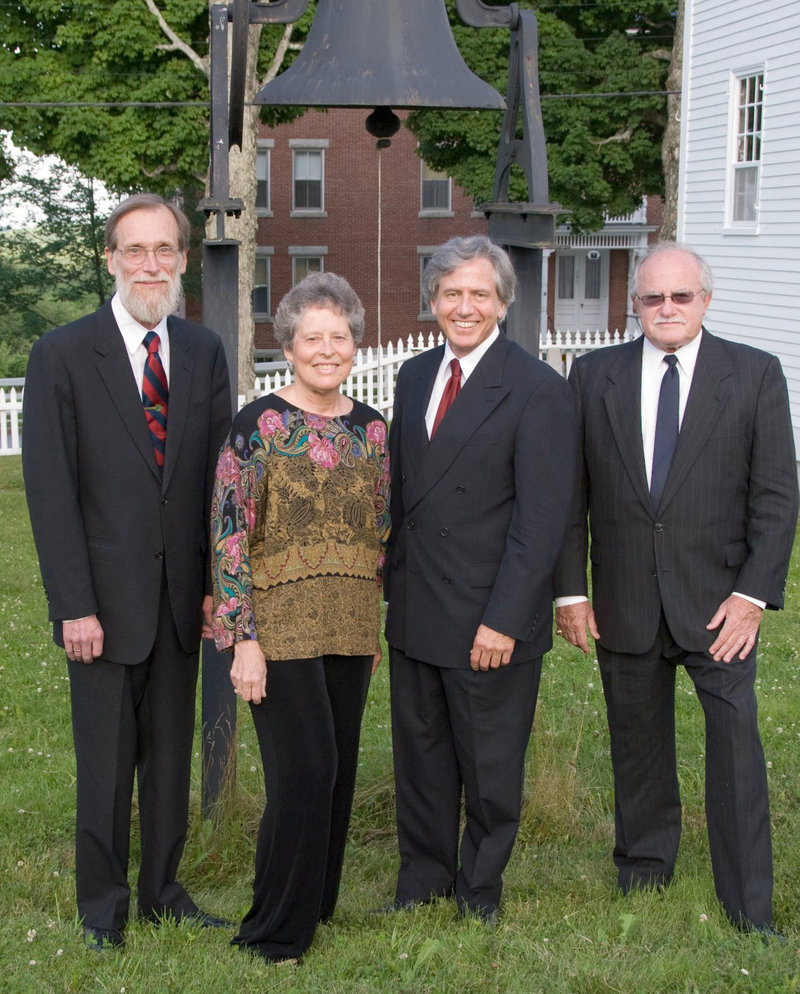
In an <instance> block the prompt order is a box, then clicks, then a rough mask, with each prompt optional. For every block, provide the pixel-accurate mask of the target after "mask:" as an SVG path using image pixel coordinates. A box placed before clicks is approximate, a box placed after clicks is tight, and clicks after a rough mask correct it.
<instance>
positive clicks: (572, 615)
mask: <svg viewBox="0 0 800 994" xmlns="http://www.w3.org/2000/svg"><path fill="white" fill-rule="evenodd" d="M587 629H588V631H589V635H591V636H592V638H593V639H599V638H600V632H599V631H598V630H597V622H596V621H595V620H594V610H593V609H592V605H591V603H590V602H589V601H579V602H578V603H577V604H565V605H564V606H563V607H557V608H556V635H560V636H561V637H562V638H563V639H566V641H567V642H569V643H570V644H571V645H576V646H577V647H578V648H579V649H583V651H584V652H588V651H589V639H588V638H587V636H586V631H587Z"/></svg>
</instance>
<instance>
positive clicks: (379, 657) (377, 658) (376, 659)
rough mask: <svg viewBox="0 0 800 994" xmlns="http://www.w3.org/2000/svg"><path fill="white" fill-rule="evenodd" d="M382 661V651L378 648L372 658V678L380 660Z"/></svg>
mask: <svg viewBox="0 0 800 994" xmlns="http://www.w3.org/2000/svg"><path fill="white" fill-rule="evenodd" d="M382 659H383V649H381V647H380V646H378V651H377V652H376V653H375V655H374V656H373V657H372V674H371V675H372V676H375V670H377V668H378V667H379V666H380V664H381V660H382Z"/></svg>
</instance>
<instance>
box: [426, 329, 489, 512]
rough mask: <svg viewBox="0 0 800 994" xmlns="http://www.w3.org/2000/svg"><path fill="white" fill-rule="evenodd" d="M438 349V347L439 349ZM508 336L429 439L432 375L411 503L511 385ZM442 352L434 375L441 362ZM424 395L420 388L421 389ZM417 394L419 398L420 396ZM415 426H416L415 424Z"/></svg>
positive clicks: (439, 474)
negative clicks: (427, 422)
mask: <svg viewBox="0 0 800 994" xmlns="http://www.w3.org/2000/svg"><path fill="white" fill-rule="evenodd" d="M437 351H438V350H437ZM507 352H508V340H507V339H505V338H503V337H502V336H501V337H500V338H498V339H497V341H496V342H495V343H494V344H493V345H492V346H491V348H490V349H489V350H488V352H487V353H486V355H485V356H484V357H483V358H482V359H481V360H480V362H479V363H478V365H477V366H476V367H475V370H474V371H473V373H472V375H471V376H470V377H469V379H468V380H467V382H466V383H465V384H464V386H463V387H462V388H461V391H460V392H459V394H458V397H456V400H455V402H454V404H453V406H452V407H451V408H450V410H449V411H448V413H447V417H446V418H445V419H444V421H442V423H441V425H440V426H439V428H438V430H437V432H436V434H435V435H434V437H433V440H432V441H431V442H430V443H428V442H427V432H426V431H425V423H424V419H425V411H426V410H427V406H428V401H429V400H430V395H431V390H432V388H433V379H431V380H430V382H429V384H428V389H427V392H426V399H425V403H424V406H421V418H422V430H423V432H424V433H425V434H424V437H425V442H426V449H427V451H425V450H424V449H423V450H422V451H423V452H425V455H424V458H423V459H422V460H421V462H420V465H419V472H418V475H417V477H416V479H415V480H414V481H413V483H412V486H411V488H410V493H409V501H408V507H409V508H411V507H413V506H414V505H415V504H417V503H418V502H419V501H420V500H422V498H423V497H424V496H425V494H427V493H428V492H429V491H430V490H431V488H432V487H433V486H435V485H436V483H437V482H438V481H439V480H440V479H441V478H442V476H443V475H444V474H445V473H446V472H447V470H448V469H449V468H450V466H451V465H452V464H453V461H454V460H455V459H456V457H457V456H458V454H459V453H460V452H461V451H462V449H463V448H464V446H465V445H467V444H468V443H469V441H470V439H471V438H472V436H473V435H474V434H475V432H476V431H477V429H478V428H479V427H480V425H481V424H482V423H483V422H484V421H485V420H486V418H488V417H489V415H490V414H491V413H492V411H493V410H494V409H495V408H496V407H497V405H498V404H499V403H500V401H501V400H502V399H503V397H505V396H506V394H507V393H508V391H509V387H508V386H506V385H504V383H503V370H504V366H505V359H506V353H507ZM441 357H442V353H441V352H440V354H439V362H438V363H436V367H435V370H434V373H433V376H434V377H435V375H436V370H438V368H439V365H440V363H441ZM420 396H421V391H420ZM420 396H418V402H419V399H420ZM412 427H413V428H414V429H415V427H416V426H412Z"/></svg>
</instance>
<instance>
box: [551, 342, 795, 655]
mask: <svg viewBox="0 0 800 994" xmlns="http://www.w3.org/2000/svg"><path fill="white" fill-rule="evenodd" d="M641 369H642V340H641V339H639V340H637V341H636V342H630V343H626V344H624V345H618V346H614V347H612V348H608V349H601V350H599V351H597V352H595V353H592V354H590V355H586V356H583V357H581V358H579V359H578V360H577V361H576V362H575V364H574V365H573V368H572V372H571V374H570V384H571V386H572V388H573V392H574V395H575V401H576V405H577V410H578V425H579V433H580V444H581V452H580V456H579V473H580V482H579V488H578V491H577V493H576V496H575V500H574V504H573V508H572V513H571V517H570V525H569V527H568V531H567V538H566V541H565V545H564V548H563V550H562V553H561V556H560V558H559V562H558V565H557V568H556V574H555V591H556V596H567V595H571V594H585V593H587V583H586V558H587V546H588V541H589V525H591V555H590V558H591V564H592V599H593V606H594V611H595V616H596V619H597V626H598V629H599V631H600V635H601V638H600V643H601V645H603V646H604V647H605V648H607V649H609V650H610V651H612V652H625V653H640V652H645V651H646V650H647V649H649V648H650V646H651V645H652V644H653V642H654V641H655V637H656V632H657V629H658V624H659V620H660V616H661V611H662V610H663V612H664V615H665V617H666V621H667V624H668V625H669V628H670V631H671V632H672V635H673V638H674V639H675V640H676V642H677V643H678V644H679V645H680V646H681V647H682V648H684V649H686V650H688V651H694V652H698V651H704V650H705V649H707V648H708V646H709V645H710V644H711V642H712V641H713V640H714V637H715V633H713V632H708V631H706V627H705V626H706V625H707V624H708V622H709V621H710V619H711V617H712V616H713V614H714V612H715V611H716V609H717V608H718V607H719V605H720V603H721V602H722V601H723V600H724V599H725V598H726V597H728V596H729V595H730V594H731V593H732V592H733V591H734V590H736V591H737V592H739V593H743V594H749V595H750V596H752V597H756V598H758V599H760V600H763V601H766V602H767V605H768V607H770V608H774V609H777V608H780V607H782V606H783V597H784V587H785V584H786V572H787V568H788V562H789V555H790V552H791V547H792V540H793V538H794V530H795V523H796V519H797V507H798V503H797V501H798V497H797V469H796V464H795V453H794V443H793V437H792V428H791V421H790V416H789V403H788V396H787V391H786V383H785V380H784V377H783V373H782V371H781V367H780V363H779V362H778V360H777V359H776V358H775V357H774V356H772V355H769V354H768V353H766V352H762V351H760V350H758V349H753V348H750V347H749V346H746V345H740V344H735V343H732V342H726V341H724V340H722V339H720V338H716V337H715V336H713V335H711V334H709V333H708V332H707V331H705V330H704V331H703V337H702V339H701V343H700V349H699V351H698V357H697V365H696V366H695V371H694V376H693V378H692V385H691V389H690V392H689V397H688V400H687V404H686V410H685V413H684V418H683V422H682V425H681V432H680V436H679V439H678V446H677V449H676V451H675V456H674V458H673V462H672V466H671V467H670V472H669V476H668V477H667V481H666V485H665V488H664V492H663V495H662V499H661V503H660V505H659V507H658V508H657V509H656V508H654V507H653V505H652V501H651V499H650V494H649V491H648V487H647V479H646V472H645V463H644V453H643V449H642V432H641ZM587 514H588V520H587Z"/></svg>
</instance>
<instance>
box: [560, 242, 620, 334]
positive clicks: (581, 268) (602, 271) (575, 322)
mask: <svg viewBox="0 0 800 994" xmlns="http://www.w3.org/2000/svg"><path fill="white" fill-rule="evenodd" d="M554 323H555V326H556V330H559V331H566V330H570V331H595V330H597V329H598V328H599V329H600V330H601V331H604V330H605V329H606V327H607V325H608V252H603V251H598V250H596V249H594V250H593V249H589V250H587V249H583V250H581V249H576V250H569V249H567V250H562V249H559V250H558V252H557V253H556V304H555V314H554Z"/></svg>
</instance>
